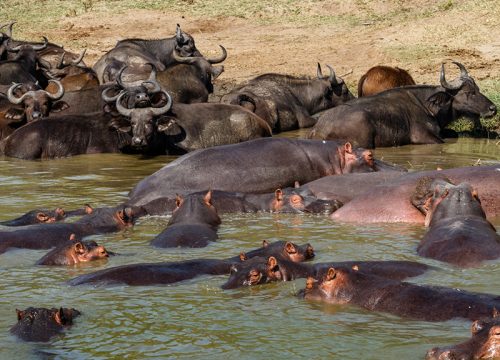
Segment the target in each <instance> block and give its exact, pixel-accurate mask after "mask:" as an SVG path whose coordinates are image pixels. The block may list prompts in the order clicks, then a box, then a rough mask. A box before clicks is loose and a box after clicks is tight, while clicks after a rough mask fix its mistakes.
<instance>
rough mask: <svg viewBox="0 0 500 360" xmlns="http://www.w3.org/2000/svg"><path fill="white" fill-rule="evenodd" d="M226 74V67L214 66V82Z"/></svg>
mask: <svg viewBox="0 0 500 360" xmlns="http://www.w3.org/2000/svg"><path fill="white" fill-rule="evenodd" d="M223 72H224V66H223V65H220V66H212V80H215V79H217V78H218V77H219V75H220V74H222V73H223Z"/></svg>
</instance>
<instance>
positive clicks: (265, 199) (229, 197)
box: [142, 188, 342, 215]
mask: <svg viewBox="0 0 500 360" xmlns="http://www.w3.org/2000/svg"><path fill="white" fill-rule="evenodd" d="M294 190H295V189H292V188H286V189H276V190H275V191H274V192H272V193H264V194H247V193H242V192H232V191H220V190H212V196H211V203H212V204H213V206H214V207H215V208H216V209H217V212H218V213H219V214H226V213H236V212H245V213H254V212H259V211H264V212H273V213H301V212H304V213H312V214H331V213H332V212H334V211H335V210H337V209H338V208H340V207H341V206H342V202H340V201H338V200H337V199H328V200H324V199H318V198H316V197H315V196H314V195H311V194H310V193H309V194H304V195H303V194H297V193H296V192H294ZM302 192H303V193H304V191H302ZM205 193H206V192H203V191H200V192H196V193H193V194H192V195H199V196H201V195H204V194H205ZM176 197H177V196H176ZM142 207H143V208H144V210H145V211H146V212H147V213H148V214H149V215H164V214H166V213H168V212H171V211H173V210H174V209H175V207H176V199H175V198H169V197H162V198H157V199H155V200H153V201H151V202H149V203H147V204H145V205H142Z"/></svg>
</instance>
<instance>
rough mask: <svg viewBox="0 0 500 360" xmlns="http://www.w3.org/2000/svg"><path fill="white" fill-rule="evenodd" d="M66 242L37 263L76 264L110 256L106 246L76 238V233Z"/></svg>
mask: <svg viewBox="0 0 500 360" xmlns="http://www.w3.org/2000/svg"><path fill="white" fill-rule="evenodd" d="M72 235H73V236H70V238H69V241H68V242H67V243H66V244H62V245H60V246H57V247H56V248H55V249H52V250H51V251H49V252H48V253H47V254H45V255H44V256H43V257H42V258H41V259H40V260H38V261H37V262H36V264H37V265H75V264H78V263H82V262H88V261H93V260H100V259H104V258H107V257H109V254H108V252H107V250H106V248H105V247H104V246H101V245H98V244H97V243H96V242H95V241H81V240H76V237H75V236H74V234H72Z"/></svg>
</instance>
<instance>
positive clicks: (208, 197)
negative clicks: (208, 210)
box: [203, 190, 212, 206]
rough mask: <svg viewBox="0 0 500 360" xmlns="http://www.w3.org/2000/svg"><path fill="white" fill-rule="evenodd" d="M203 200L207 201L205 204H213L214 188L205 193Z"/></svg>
mask: <svg viewBox="0 0 500 360" xmlns="http://www.w3.org/2000/svg"><path fill="white" fill-rule="evenodd" d="M203 201H204V202H205V204H207V205H208V206H211V205H212V202H211V201H212V190H208V191H207V193H206V194H205V196H204V197H203Z"/></svg>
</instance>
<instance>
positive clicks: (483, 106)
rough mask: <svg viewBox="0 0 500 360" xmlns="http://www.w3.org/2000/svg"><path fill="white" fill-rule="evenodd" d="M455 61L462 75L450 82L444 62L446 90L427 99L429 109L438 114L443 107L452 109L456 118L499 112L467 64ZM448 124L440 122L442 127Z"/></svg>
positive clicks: (485, 115)
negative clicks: (476, 81) (482, 90)
mask: <svg viewBox="0 0 500 360" xmlns="http://www.w3.org/2000/svg"><path fill="white" fill-rule="evenodd" d="M453 63H454V64H455V65H457V66H458V68H459V69H460V76H459V77H458V78H457V79H455V80H453V81H451V82H448V81H447V80H446V78H445V71H444V64H442V65H441V74H440V83H441V86H442V87H443V89H444V91H439V92H437V93H435V94H433V95H432V96H431V97H430V98H429V99H427V102H428V108H429V110H430V111H431V112H432V113H433V114H435V115H437V114H439V112H440V111H442V110H443V109H445V110H446V109H451V110H452V112H453V113H454V116H453V118H454V119H455V118H458V117H460V116H465V117H469V118H472V119H476V118H479V117H484V118H489V117H492V116H494V115H495V114H496V112H497V107H496V106H495V104H493V102H491V100H489V99H488V98H487V97H486V96H484V95H483V94H482V93H481V91H480V90H479V87H478V86H477V85H476V83H475V81H474V79H473V78H472V77H470V76H469V74H468V72H467V70H466V69H465V66H463V65H462V64H460V63H459V62H455V61H454V62H453ZM446 125H447V124H444V123H442V124H440V126H441V127H444V126H446Z"/></svg>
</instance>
